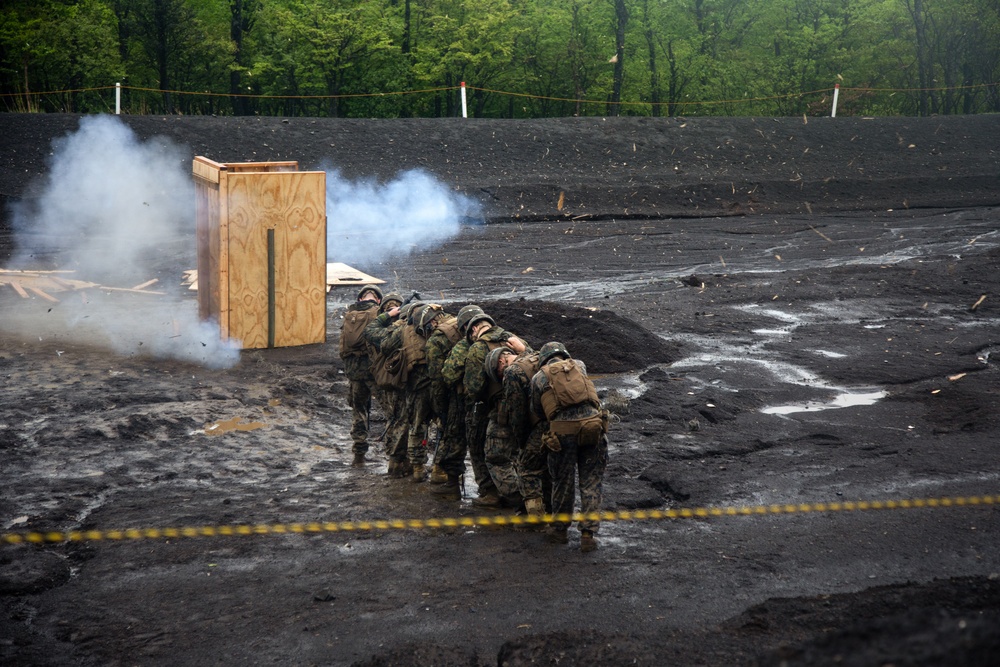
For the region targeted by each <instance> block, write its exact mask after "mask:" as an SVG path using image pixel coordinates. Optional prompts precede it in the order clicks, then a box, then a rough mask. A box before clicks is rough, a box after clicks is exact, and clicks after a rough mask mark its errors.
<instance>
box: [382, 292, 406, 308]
mask: <svg viewBox="0 0 1000 667" xmlns="http://www.w3.org/2000/svg"><path fill="white" fill-rule="evenodd" d="M389 304H392V305H395V306H401V305H403V297H402V296H400V294H399V293H398V292H389V293H388V294H386V295H385V296H384V297H382V307H381V308H379V312H382V313H384V312H385V311H387V310H389V309H390V308H392V305H389Z"/></svg>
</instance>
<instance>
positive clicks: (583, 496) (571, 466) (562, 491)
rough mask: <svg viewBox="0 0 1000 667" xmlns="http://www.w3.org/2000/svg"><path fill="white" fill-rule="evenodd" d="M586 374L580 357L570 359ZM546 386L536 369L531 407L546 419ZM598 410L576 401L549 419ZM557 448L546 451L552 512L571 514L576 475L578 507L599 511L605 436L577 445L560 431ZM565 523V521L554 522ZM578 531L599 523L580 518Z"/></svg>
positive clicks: (582, 416)
mask: <svg viewBox="0 0 1000 667" xmlns="http://www.w3.org/2000/svg"><path fill="white" fill-rule="evenodd" d="M573 361H574V362H575V363H576V365H577V366H578V367H579V368H580V370H581V371H583V373H584V374H585V375H586V373H587V367H586V366H585V365H584V363H583V362H582V361H580V360H579V359H574V360H573ZM548 388H549V380H548V378H547V377H545V373H544V372H543V371H542V370H539V371H538V372H537V373H535V376H534V377H533V378H531V410H532V412H533V413H534V414H535V416H536V417H537V418H540V419H545V418H546V416H545V411H544V409H543V408H542V394H543V393H545V391H546V390H547V389H548ZM599 414H600V410H599V409H598V408H597V407H596V406H594V405H591V404H589V403H578V404H576V405H571V406H569V407H566V408H562V409H560V410H559V411H558V412H556V413H555V414H554V415H552V421H577V420H581V419H586V418H588V417H594V416H597V415H599ZM557 437H558V438H559V444H560V447H561V449H560V451H558V452H554V451H551V450H550V451H549V473H550V474H551V475H552V512H553V514H572V513H573V503H574V500H575V495H576V491H575V489H574V485H575V481H576V479H575V478H576V476H577V474H579V477H580V511H581V512H583V513H585V514H586V513H590V512H598V511H600V509H601V497H602V494H603V479H604V471H605V470H606V469H607V467H608V439H607V436H601V439H600V443H599V444H598V445H597V446H596V447H580V446H579V444H578V442H577V438H576V436H572V435H559V436H557ZM558 525H562V526H565V525H566V524H557V526H558ZM579 527H580V530H581V531H591V532H593V533H596V532H597V530H598V528H599V523H598V522H597V521H592V520H589V519H587V520H584V521H581V522H580V525H579Z"/></svg>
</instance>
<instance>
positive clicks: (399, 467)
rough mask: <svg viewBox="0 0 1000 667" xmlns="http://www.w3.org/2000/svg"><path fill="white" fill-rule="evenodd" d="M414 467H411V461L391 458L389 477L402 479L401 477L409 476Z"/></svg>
mask: <svg viewBox="0 0 1000 667" xmlns="http://www.w3.org/2000/svg"><path fill="white" fill-rule="evenodd" d="M412 470H413V469H412V468H411V467H410V462H409V461H398V460H396V459H389V477H391V478H392V479H400V478H401V477H408V476H409V475H410V472H411V471H412Z"/></svg>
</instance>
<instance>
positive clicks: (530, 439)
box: [497, 352, 552, 509]
mask: <svg viewBox="0 0 1000 667" xmlns="http://www.w3.org/2000/svg"><path fill="white" fill-rule="evenodd" d="M537 370H538V354H537V353H535V352H532V353H525V354H523V355H521V356H520V357H518V359H517V360H516V361H514V362H513V363H511V364H510V365H509V366H507V368H506V370H504V374H503V391H502V393H501V394H500V405H499V407H498V409H497V423H498V424H499V425H500V426H501V427H507V428H508V429H510V434H511V438H512V441H513V442H514V452H515V457H514V470H515V472H516V474H517V479H518V484H519V489H520V492H521V497H522V498H523V499H524V500H525V502H526V503H527V501H529V500H531V499H534V498H537V499H538V500H541V501H542V503H543V505H544V506H545V507H546V508H547V509H551V500H550V498H551V490H552V481H551V477H550V476H549V470H548V451H549V450H548V448H546V447H545V445H543V444H542V434H543V433H545V431H546V430H548V427H549V423H548V422H547V421H545V420H544V419H542V420H539V419H538V418H537V417H535V415H534V413H533V412H532V410H531V378H532V377H533V376H534V374H535V372H537Z"/></svg>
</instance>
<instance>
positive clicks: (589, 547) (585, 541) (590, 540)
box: [580, 530, 597, 553]
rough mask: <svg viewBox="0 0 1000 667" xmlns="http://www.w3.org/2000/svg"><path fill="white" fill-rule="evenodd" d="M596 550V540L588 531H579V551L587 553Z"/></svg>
mask: <svg viewBox="0 0 1000 667" xmlns="http://www.w3.org/2000/svg"><path fill="white" fill-rule="evenodd" d="M596 549H597V538H596V537H594V533H593V532H592V531H589V530H584V531H580V551H582V552H583V553H587V552H588V551H594V550H596Z"/></svg>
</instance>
